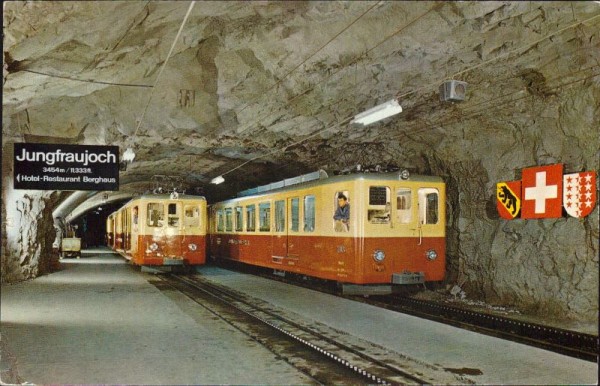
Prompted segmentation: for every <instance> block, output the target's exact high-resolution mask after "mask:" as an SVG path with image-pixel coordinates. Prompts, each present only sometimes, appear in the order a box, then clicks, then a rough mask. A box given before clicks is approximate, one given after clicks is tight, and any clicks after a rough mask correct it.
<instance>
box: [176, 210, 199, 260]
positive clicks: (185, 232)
mask: <svg viewBox="0 0 600 386" xmlns="http://www.w3.org/2000/svg"><path fill="white" fill-rule="evenodd" d="M201 221H202V219H201V218H200V205H199V204H198V203H193V204H184V205H183V224H182V228H181V235H182V236H183V237H182V238H181V250H182V251H183V256H184V257H187V256H186V255H189V256H190V258H192V257H193V255H194V252H196V251H197V250H198V249H200V248H204V246H203V245H200V241H199V238H200V237H199V235H200V230H201V226H202V225H203V224H202V222H201ZM196 253H197V252H196ZM193 263H197V262H195V261H194V262H193Z"/></svg>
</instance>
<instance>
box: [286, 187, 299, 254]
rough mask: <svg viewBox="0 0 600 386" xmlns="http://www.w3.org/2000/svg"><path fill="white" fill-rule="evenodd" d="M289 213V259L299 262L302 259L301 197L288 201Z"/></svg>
mask: <svg viewBox="0 0 600 386" xmlns="http://www.w3.org/2000/svg"><path fill="white" fill-rule="evenodd" d="M287 207H288V210H287V213H288V219H289V224H288V227H287V228H286V229H287V257H288V258H290V259H295V260H298V259H299V258H300V242H301V239H300V236H299V232H300V197H292V198H288V199H287Z"/></svg>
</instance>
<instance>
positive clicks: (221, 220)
mask: <svg viewBox="0 0 600 386" xmlns="http://www.w3.org/2000/svg"><path fill="white" fill-rule="evenodd" d="M342 196H343V197H345V198H346V199H347V200H346V202H347V204H346V205H348V208H349V210H348V208H346V210H345V212H346V216H347V221H343V220H340V219H339V217H340V216H339V215H338V214H339V213H341V212H344V210H342V211H341V212H338V207H339V206H341V201H343V199H340V197H342ZM348 212H349V213H348ZM209 214H210V224H209V233H210V255H211V256H212V257H213V258H215V259H230V260H236V261H240V262H243V263H247V264H252V265H258V266H262V267H268V268H273V269H274V270H279V271H284V272H285V271H287V272H293V273H297V274H301V275H307V276H313V277H317V278H321V279H326V280H333V281H336V282H339V283H341V284H342V286H343V288H344V292H346V293H353V292H357V293H389V292H391V290H392V286H393V285H394V284H415V283H423V282H425V281H441V280H443V278H444V276H445V270H446V235H445V226H446V224H445V218H446V214H445V184H444V183H443V181H442V180H441V179H440V178H437V177H427V176H415V177H410V178H409V179H406V180H404V179H402V178H400V177H399V174H398V173H386V174H374V173H367V174H355V175H345V176H335V177H330V178H323V179H318V180H315V181H311V182H306V183H300V184H296V185H292V186H287V187H282V188H279V189H275V190H272V191H268V192H264V193H259V194H253V195H249V196H245V197H239V198H236V199H231V200H228V201H224V202H221V203H217V204H215V205H212V206H211V208H210V212H209ZM334 217H337V218H338V219H337V220H336V219H335V218H334ZM367 287H368V288H367Z"/></svg>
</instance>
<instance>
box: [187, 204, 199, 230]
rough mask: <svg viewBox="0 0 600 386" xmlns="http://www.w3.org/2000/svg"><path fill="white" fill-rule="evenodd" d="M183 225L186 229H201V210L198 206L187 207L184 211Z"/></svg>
mask: <svg viewBox="0 0 600 386" xmlns="http://www.w3.org/2000/svg"><path fill="white" fill-rule="evenodd" d="M183 225H185V226H186V227H199V226H200V208H198V207H197V206H196V205H186V206H185V208H184V210H183Z"/></svg>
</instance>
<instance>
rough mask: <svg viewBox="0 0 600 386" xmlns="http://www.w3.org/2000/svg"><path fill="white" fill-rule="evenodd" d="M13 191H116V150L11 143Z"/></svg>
mask: <svg viewBox="0 0 600 386" xmlns="http://www.w3.org/2000/svg"><path fill="white" fill-rule="evenodd" d="M14 186H15V189H31V190H119V147H118V146H88V145H61V144H46V143H15V144H14Z"/></svg>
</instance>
